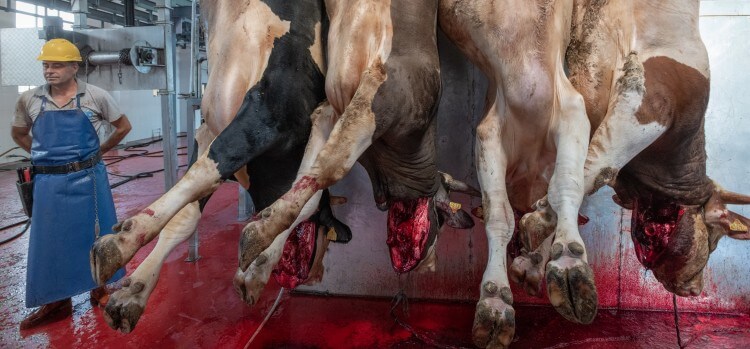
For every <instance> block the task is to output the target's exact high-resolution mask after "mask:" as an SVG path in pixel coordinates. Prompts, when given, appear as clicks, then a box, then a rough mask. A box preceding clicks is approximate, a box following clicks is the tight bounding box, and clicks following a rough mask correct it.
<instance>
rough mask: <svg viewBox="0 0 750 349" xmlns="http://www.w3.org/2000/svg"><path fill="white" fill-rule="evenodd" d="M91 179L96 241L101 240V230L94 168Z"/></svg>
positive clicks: (90, 175) (90, 173) (91, 171)
mask: <svg viewBox="0 0 750 349" xmlns="http://www.w3.org/2000/svg"><path fill="white" fill-rule="evenodd" d="M89 177H90V178H91V181H92V182H94V240H96V239H99V232H100V231H101V229H100V227H99V198H98V196H99V195H98V192H97V190H96V176H95V175H94V169H93V168H92V169H91V170H90V172H89Z"/></svg>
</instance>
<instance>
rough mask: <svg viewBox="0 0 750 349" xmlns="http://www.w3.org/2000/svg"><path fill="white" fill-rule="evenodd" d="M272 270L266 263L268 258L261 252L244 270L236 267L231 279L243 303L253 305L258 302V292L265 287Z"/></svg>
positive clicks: (269, 264) (270, 265) (271, 266)
mask: <svg viewBox="0 0 750 349" xmlns="http://www.w3.org/2000/svg"><path fill="white" fill-rule="evenodd" d="M272 271H273V265H272V264H271V263H268V258H267V257H266V256H265V255H263V254H261V255H260V256H259V257H258V258H256V259H255V260H254V261H253V263H251V264H250V266H249V267H248V268H247V270H246V271H244V272H243V271H242V269H239V268H238V269H237V272H236V273H234V280H232V283H233V284H234V290H235V291H237V294H238V295H239V296H240V298H242V300H243V301H244V302H245V303H247V304H248V305H250V306H253V305H255V304H256V303H257V302H258V299H259V298H260V293H261V292H263V289H264V288H265V287H266V284H267V283H268V279H269V278H270V277H271V272H272Z"/></svg>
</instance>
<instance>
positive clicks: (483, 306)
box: [471, 290, 516, 348]
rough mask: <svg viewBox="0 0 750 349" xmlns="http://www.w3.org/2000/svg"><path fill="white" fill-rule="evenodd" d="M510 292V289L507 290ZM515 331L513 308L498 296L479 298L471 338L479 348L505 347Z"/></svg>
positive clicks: (511, 339)
mask: <svg viewBox="0 0 750 349" xmlns="http://www.w3.org/2000/svg"><path fill="white" fill-rule="evenodd" d="M508 292H510V290H508ZM515 332H516V319H515V310H513V307H512V306H510V305H509V304H508V303H506V302H505V301H503V300H502V299H501V298H499V297H487V298H483V299H480V300H479V303H477V309H476V312H475V313H474V326H473V327H472V330H471V333H472V339H473V340H474V344H475V345H476V346H478V347H480V348H507V347H508V346H509V345H510V342H511V341H513V335H514V334H515Z"/></svg>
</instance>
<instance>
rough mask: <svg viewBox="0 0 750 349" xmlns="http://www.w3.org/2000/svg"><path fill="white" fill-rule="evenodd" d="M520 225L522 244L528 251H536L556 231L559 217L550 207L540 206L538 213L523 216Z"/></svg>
mask: <svg viewBox="0 0 750 349" xmlns="http://www.w3.org/2000/svg"><path fill="white" fill-rule="evenodd" d="M537 205H539V204H537ZM519 225H520V230H521V233H520V234H519V238H520V239H521V243H522V244H523V246H524V248H526V250H528V251H534V250H536V249H537V248H538V247H539V245H541V244H542V241H544V239H546V238H547V237H548V236H550V235H552V233H553V232H554V231H555V227H556V226H557V217H555V213H554V212H552V210H551V209H550V208H549V207H548V206H540V207H539V208H537V211H534V212H531V213H527V214H525V215H523V217H522V218H521V221H520V222H519Z"/></svg>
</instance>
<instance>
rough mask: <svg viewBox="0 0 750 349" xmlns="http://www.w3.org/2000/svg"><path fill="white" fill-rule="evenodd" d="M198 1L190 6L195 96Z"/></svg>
mask: <svg viewBox="0 0 750 349" xmlns="http://www.w3.org/2000/svg"><path fill="white" fill-rule="evenodd" d="M198 1H199V0H193V2H192V5H191V6H190V21H191V22H190V85H189V86H190V92H189V93H190V96H191V97H195V96H197V91H198V89H197V88H196V86H195V81H197V76H195V72H196V70H195V65H196V64H195V63H196V62H195V61H196V60H198V55H197V53H198V52H197V47H198V44H197V43H196V39H197V35H195V34H196V28H197V26H198V10H197V8H198Z"/></svg>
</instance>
